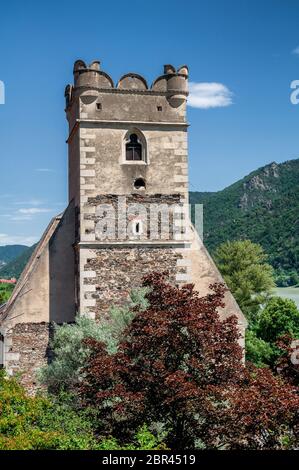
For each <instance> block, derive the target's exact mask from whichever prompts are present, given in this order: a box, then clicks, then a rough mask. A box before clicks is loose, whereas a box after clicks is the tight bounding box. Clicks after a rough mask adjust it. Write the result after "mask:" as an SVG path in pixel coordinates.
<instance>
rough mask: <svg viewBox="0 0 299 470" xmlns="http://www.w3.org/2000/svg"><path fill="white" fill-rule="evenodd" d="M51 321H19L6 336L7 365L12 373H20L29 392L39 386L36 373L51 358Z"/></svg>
mask: <svg viewBox="0 0 299 470" xmlns="http://www.w3.org/2000/svg"><path fill="white" fill-rule="evenodd" d="M52 332H53V330H52V326H51V325H50V324H49V323H46V322H42V323H18V324H16V325H15V326H14V327H13V328H12V329H10V330H8V332H7V334H6V336H5V342H4V347H5V352H4V359H5V367H6V370H7V372H8V373H9V374H10V375H16V374H17V375H18V376H19V381H20V383H21V384H22V385H23V386H24V387H25V388H26V390H27V391H28V392H29V393H33V392H35V391H36V389H37V388H38V384H37V378H36V373H37V371H38V370H39V369H40V368H41V367H42V366H44V365H46V364H47V362H48V361H49V360H50V357H51V352H50V349H49V341H50V338H51V336H52Z"/></svg>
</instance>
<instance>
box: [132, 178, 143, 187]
mask: <svg viewBox="0 0 299 470" xmlns="http://www.w3.org/2000/svg"><path fill="white" fill-rule="evenodd" d="M134 189H145V181H144V179H143V178H137V180H135V182H134Z"/></svg>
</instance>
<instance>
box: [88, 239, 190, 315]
mask: <svg viewBox="0 0 299 470" xmlns="http://www.w3.org/2000/svg"><path fill="white" fill-rule="evenodd" d="M179 259H182V256H181V255H180V254H179V253H176V252H175V250H173V249H171V248H170V247H158V246H156V247H152V246H147V247H145V246H124V247H113V246H110V247H105V248H103V249H93V250H90V251H89V258H88V259H87V262H86V264H85V266H84V270H85V271H86V272H88V273H90V274H92V275H93V276H94V277H89V278H87V279H86V281H85V292H86V293H85V298H86V299H89V300H91V301H93V302H94V303H95V305H94V306H92V307H89V309H90V310H91V311H93V312H95V316H96V318H99V317H100V316H101V315H103V314H105V313H107V312H108V310H109V308H110V307H111V305H124V304H125V303H126V302H127V301H128V297H129V293H130V291H131V289H133V288H136V287H138V286H140V283H141V279H142V277H143V276H145V275H146V274H149V273H150V272H153V271H161V270H163V269H164V270H165V271H168V273H169V280H170V282H173V283H175V282H176V275H177V273H178V270H181V271H182V272H185V270H184V268H180V267H178V260H179ZM89 309H88V310H87V312H88V311H89Z"/></svg>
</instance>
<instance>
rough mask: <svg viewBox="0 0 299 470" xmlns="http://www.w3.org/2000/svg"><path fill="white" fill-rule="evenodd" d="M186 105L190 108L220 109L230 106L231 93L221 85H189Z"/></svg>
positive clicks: (191, 83)
mask: <svg viewBox="0 0 299 470" xmlns="http://www.w3.org/2000/svg"><path fill="white" fill-rule="evenodd" d="M189 91H190V94H189V97H188V105H189V106H191V107H192V108H201V109H208V108H222V107H224V106H230V105H231V104H232V103H233V101H232V97H233V93H232V92H231V91H230V90H229V89H228V88H227V87H226V86H225V85H223V84H222V83H214V82H210V83H207V82H206V83H205V82H202V83H195V82H190V83H189Z"/></svg>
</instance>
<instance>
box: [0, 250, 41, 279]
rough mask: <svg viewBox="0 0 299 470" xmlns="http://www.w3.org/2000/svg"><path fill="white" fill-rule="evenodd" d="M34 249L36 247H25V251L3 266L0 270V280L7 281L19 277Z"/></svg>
mask: <svg viewBox="0 0 299 470" xmlns="http://www.w3.org/2000/svg"><path fill="white" fill-rule="evenodd" d="M35 247H36V245H33V246H31V247H28V246H26V247H25V250H23V251H22V252H21V254H19V256H17V257H16V258H15V259H13V260H12V261H10V262H9V263H7V264H6V265H5V266H3V267H2V268H1V269H0V278H4V279H9V278H11V277H16V278H18V277H20V275H21V273H22V271H23V269H24V268H25V266H26V264H27V262H28V260H29V258H30V256H31V255H32V253H33V251H34V249H35Z"/></svg>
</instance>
